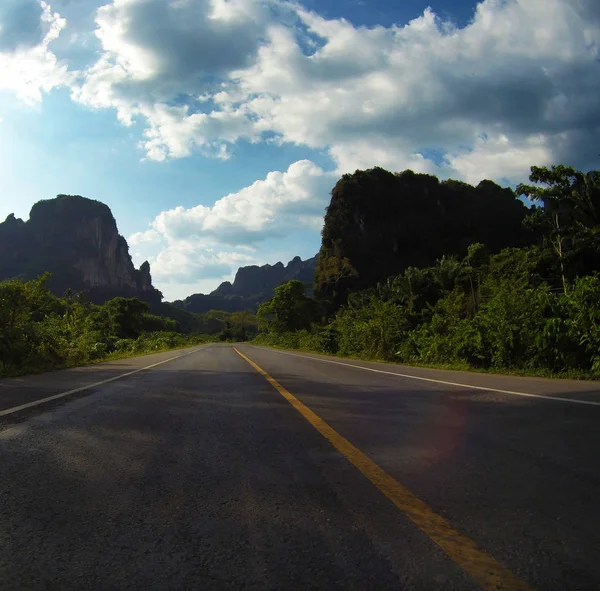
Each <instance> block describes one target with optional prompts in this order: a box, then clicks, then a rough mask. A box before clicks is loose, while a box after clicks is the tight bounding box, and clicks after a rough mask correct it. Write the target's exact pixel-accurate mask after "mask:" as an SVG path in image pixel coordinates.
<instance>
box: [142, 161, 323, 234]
mask: <svg viewBox="0 0 600 591" xmlns="http://www.w3.org/2000/svg"><path fill="white" fill-rule="evenodd" d="M333 182H334V180H333V177H332V175H331V174H330V173H326V172H324V171H323V170H322V169H321V168H319V167H318V166H317V165H316V164H314V163H313V162H311V161H309V160H300V161H298V162H295V163H293V164H291V165H290V167H289V168H288V169H287V171H285V172H279V171H274V172H270V173H269V174H268V175H267V177H266V178H265V179H264V180H259V181H256V182H255V183H254V184H252V185H250V186H249V187H244V188H243V189H242V190H241V191H239V192H237V193H231V194H229V195H227V196H225V197H223V198H222V199H219V200H218V201H216V202H215V203H214V205H212V206H210V207H207V206H204V205H198V206H196V207H192V208H190V209H184V208H183V207H176V208H175V209H170V210H168V211H163V212H162V213H160V214H159V215H158V216H157V217H156V219H155V220H154V222H152V226H153V228H154V230H155V231H157V232H158V233H159V234H161V235H162V236H164V237H165V238H166V239H167V240H169V241H175V240H181V239H189V238H194V239H206V238H208V237H213V238H214V239H216V240H218V241H219V242H220V243H223V244H230V245H232V246H240V245H252V244H255V243H257V242H260V241H263V240H265V239H266V238H268V237H272V236H281V235H286V234H287V233H288V232H289V231H290V229H291V228H295V227H297V226H298V225H299V224H300V225H305V226H308V227H315V226H316V225H319V224H320V223H322V220H323V215H324V213H325V207H326V205H327V203H328V195H329V191H330V190H331V186H332V184H333Z"/></svg>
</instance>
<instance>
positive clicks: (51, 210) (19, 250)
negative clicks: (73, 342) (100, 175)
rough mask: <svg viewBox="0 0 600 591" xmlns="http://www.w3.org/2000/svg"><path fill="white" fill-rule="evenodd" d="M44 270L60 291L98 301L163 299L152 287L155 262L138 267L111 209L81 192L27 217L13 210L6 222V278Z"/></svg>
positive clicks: (2, 239)
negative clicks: (118, 297) (119, 297)
mask: <svg viewBox="0 0 600 591" xmlns="http://www.w3.org/2000/svg"><path fill="white" fill-rule="evenodd" d="M44 273H51V276H50V278H49V279H48V280H47V283H46V284H47V286H48V287H49V288H50V289H51V290H52V291H53V292H54V293H56V294H58V295H62V294H63V293H64V292H65V291H66V290H71V291H74V292H86V293H87V294H88V296H89V297H90V298H91V299H92V300H93V301H97V302H104V301H106V300H109V299H111V298H113V297H116V296H126V297H138V298H141V299H143V300H146V301H148V302H151V303H157V302H159V301H160V300H161V298H162V296H161V293H160V292H159V291H158V290H156V289H155V288H154V287H153V286H152V279H151V277H150V265H149V264H148V263H147V262H145V263H143V264H142V266H141V267H140V268H139V269H136V268H135V267H134V266H133V262H132V260H131V256H130V255H129V247H128V245H127V241H126V240H125V238H123V236H121V235H119V232H118V230H117V224H116V222H115V219H114V217H113V215H112V213H111V211H110V208H109V207H108V206H107V205H105V204H104V203H101V202H99V201H95V200H93V199H86V198H85V197H81V196H79V195H58V196H57V197H56V198H55V199H48V200H44V201H39V202H38V203H36V204H35V205H34V206H33V207H32V209H31V213H30V214H29V220H28V221H26V222H25V221H23V220H21V219H18V218H15V216H14V215H12V214H11V215H9V216H8V217H7V218H6V221H4V222H3V223H0V280H3V279H10V278H19V279H23V280H31V279H35V278H36V277H39V276H41V275H43V274H44Z"/></svg>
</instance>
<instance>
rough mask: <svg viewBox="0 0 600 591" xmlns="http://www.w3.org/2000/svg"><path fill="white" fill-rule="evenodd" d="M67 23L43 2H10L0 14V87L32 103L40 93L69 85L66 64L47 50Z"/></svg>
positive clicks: (39, 97) (69, 76)
mask: <svg viewBox="0 0 600 591" xmlns="http://www.w3.org/2000/svg"><path fill="white" fill-rule="evenodd" d="M36 23H37V24H36ZM34 24H35V26H34ZM18 26H21V27H22V29H17V28H15V27H18ZM66 26H67V22H66V20H65V19H64V18H62V17H61V16H60V15H59V14H58V13H56V12H53V11H52V7H51V6H50V5H49V4H47V3H46V2H43V1H41V2H26V3H24V4H16V3H14V4H11V5H9V9H8V10H7V11H6V12H4V14H2V15H0V27H1V29H0V90H10V91H12V92H14V93H16V95H17V96H18V97H19V98H20V99H22V100H23V101H25V102H27V103H29V104H33V103H36V102H39V101H41V99H42V93H43V92H49V91H50V90H52V89H53V88H56V87H60V86H64V85H67V84H69V83H70V82H71V81H72V76H71V74H70V73H69V72H68V71H67V66H66V65H65V64H62V63H60V62H59V60H58V59H57V57H56V55H55V54H54V53H52V51H51V49H50V44H51V43H52V42H53V41H55V40H56V39H57V38H58V36H59V35H60V33H61V31H62V30H63V29H64V28H65V27H66Z"/></svg>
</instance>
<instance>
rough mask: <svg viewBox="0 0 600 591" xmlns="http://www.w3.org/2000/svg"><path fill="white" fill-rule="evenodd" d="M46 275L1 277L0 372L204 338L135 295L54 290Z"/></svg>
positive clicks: (48, 366)
mask: <svg viewBox="0 0 600 591" xmlns="http://www.w3.org/2000/svg"><path fill="white" fill-rule="evenodd" d="M47 279H48V275H45V276H43V277H41V278H39V279H36V280H33V281H28V282H23V281H17V280H9V281H4V282H1V283H0V376H6V375H17V374H22V373H28V372H36V371H44V370H50V369H55V368H58V367H68V366H73V365H79V364H83V363H89V362H92V361H96V360H99V359H105V358H107V357H110V356H122V355H127V354H136V353H144V352H147V351H160V350H165V349H168V348H172V347H178V346H188V345H191V344H193V343H195V342H200V341H201V340H204V338H205V337H201V336H198V335H185V334H182V333H181V332H180V331H179V330H178V323H177V321H175V320H173V319H170V318H165V317H161V316H157V315H154V314H150V313H149V306H148V304H147V303H146V302H142V301H140V300H138V299H135V298H114V299H113V300H109V301H108V302H106V303H104V304H103V305H101V306H98V305H94V304H91V303H89V302H83V301H81V299H80V297H79V296H76V295H74V294H73V293H71V292H67V293H66V294H65V296H64V297H62V298H59V297H57V296H55V295H53V294H52V293H51V292H50V290H49V289H48V288H47V287H46V280H47Z"/></svg>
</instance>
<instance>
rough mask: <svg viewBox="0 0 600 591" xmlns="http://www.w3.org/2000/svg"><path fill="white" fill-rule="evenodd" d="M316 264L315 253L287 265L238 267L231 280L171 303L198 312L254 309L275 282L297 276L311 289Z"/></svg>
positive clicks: (268, 296)
mask: <svg viewBox="0 0 600 591" xmlns="http://www.w3.org/2000/svg"><path fill="white" fill-rule="evenodd" d="M316 264H317V257H316V256H315V257H312V258H310V259H306V260H305V261H303V260H302V259H301V258H300V257H299V256H296V257H294V258H293V259H292V260H291V261H290V262H289V263H288V264H287V265H284V264H283V263H281V262H278V263H276V264H275V265H262V266H257V265H249V266H247V267H240V268H239V269H238V271H237V273H236V275H235V279H234V281H233V283H231V282H230V281H225V282H223V283H221V285H219V287H217V289H215V290H214V291H212V292H211V293H210V294H207V295H206V294H201V293H197V294H194V295H191V296H188V297H187V298H185V300H177V301H175V302H173V305H175V306H177V307H179V308H182V309H184V310H187V311H188V312H196V313H198V314H203V313H204V312H208V310H225V311H227V312H236V311H238V310H245V309H251V310H255V309H256V308H257V307H258V305H259V304H260V303H261V302H264V301H265V300H267V299H269V298H270V297H271V296H272V295H273V291H274V290H275V288H276V287H277V286H278V285H281V284H282V283H284V282H286V281H291V280H292V279H296V280H298V281H301V282H302V283H304V284H306V285H307V289H308V290H309V291H312V284H313V280H314V275H315V267H316Z"/></svg>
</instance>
